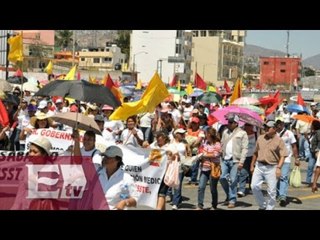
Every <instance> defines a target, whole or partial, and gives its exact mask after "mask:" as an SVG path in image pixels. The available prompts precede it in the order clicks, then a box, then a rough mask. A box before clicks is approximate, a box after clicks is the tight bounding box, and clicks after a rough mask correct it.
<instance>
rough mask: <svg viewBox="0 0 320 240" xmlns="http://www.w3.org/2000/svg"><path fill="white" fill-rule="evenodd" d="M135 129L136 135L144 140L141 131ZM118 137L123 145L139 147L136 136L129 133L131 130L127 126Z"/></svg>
mask: <svg viewBox="0 0 320 240" xmlns="http://www.w3.org/2000/svg"><path fill="white" fill-rule="evenodd" d="M136 130H137V134H138V137H139V138H140V139H141V140H144V138H143V133H142V131H141V130H140V129H137V128H136ZM120 139H121V141H122V143H123V145H131V146H134V147H141V146H140V144H139V143H138V140H137V139H136V137H135V136H133V134H132V133H131V131H130V130H129V129H128V128H126V129H125V130H123V132H122V134H121V137H120Z"/></svg>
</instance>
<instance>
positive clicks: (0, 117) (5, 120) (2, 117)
mask: <svg viewBox="0 0 320 240" xmlns="http://www.w3.org/2000/svg"><path fill="white" fill-rule="evenodd" d="M0 124H1V125H2V126H3V127H6V126H7V125H9V116H8V112H7V109H6V107H5V106H4V105H3V103H2V101H1V99H0Z"/></svg>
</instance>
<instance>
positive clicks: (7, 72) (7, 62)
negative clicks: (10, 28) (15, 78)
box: [6, 33, 11, 80]
mask: <svg viewBox="0 0 320 240" xmlns="http://www.w3.org/2000/svg"><path fill="white" fill-rule="evenodd" d="M10 37H11V34H10V33H7V52H6V54H7V58H6V80H7V79H8V77H9V69H8V68H9V59H8V57H9V48H10V45H9V43H8V40H9V38H10Z"/></svg>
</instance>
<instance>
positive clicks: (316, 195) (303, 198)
mask: <svg viewBox="0 0 320 240" xmlns="http://www.w3.org/2000/svg"><path fill="white" fill-rule="evenodd" d="M316 198H320V194H313V195H309V196H305V197H298V199H300V200H308V199H316Z"/></svg>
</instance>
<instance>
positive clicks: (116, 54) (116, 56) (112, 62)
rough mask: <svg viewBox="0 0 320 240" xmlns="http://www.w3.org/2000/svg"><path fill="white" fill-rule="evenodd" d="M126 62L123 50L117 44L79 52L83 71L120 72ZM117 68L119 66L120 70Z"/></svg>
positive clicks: (80, 65)
mask: <svg viewBox="0 0 320 240" xmlns="http://www.w3.org/2000/svg"><path fill="white" fill-rule="evenodd" d="M124 61H125V54H123V53H121V49H120V48H119V47H118V46H117V45H115V44H109V45H107V46H106V47H102V48H86V49H82V50H81V51H79V68H81V69H101V70H108V71H111V70H120V69H121V65H122V64H124ZM116 66H119V69H117V67H116Z"/></svg>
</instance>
